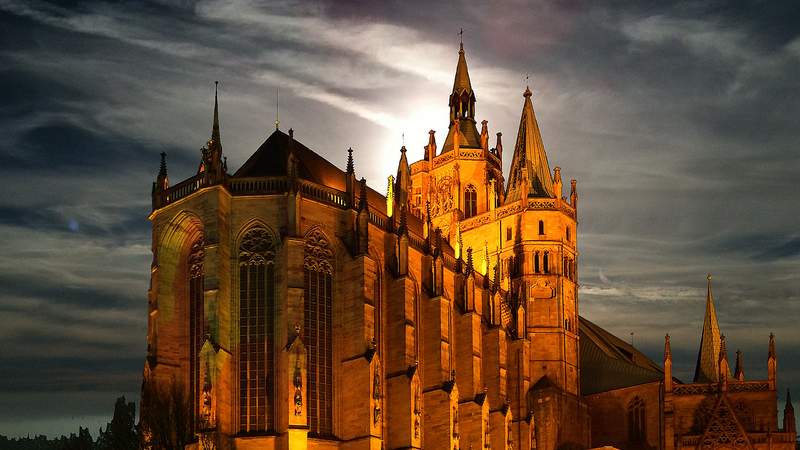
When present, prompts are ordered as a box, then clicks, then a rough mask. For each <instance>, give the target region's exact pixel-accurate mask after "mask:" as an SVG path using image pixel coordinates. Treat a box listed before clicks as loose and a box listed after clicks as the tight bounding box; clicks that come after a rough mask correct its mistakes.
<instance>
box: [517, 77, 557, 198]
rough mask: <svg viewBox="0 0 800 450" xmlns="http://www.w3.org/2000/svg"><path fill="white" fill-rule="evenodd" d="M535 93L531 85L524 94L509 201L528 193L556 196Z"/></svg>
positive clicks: (530, 194) (534, 195)
mask: <svg viewBox="0 0 800 450" xmlns="http://www.w3.org/2000/svg"><path fill="white" fill-rule="evenodd" d="M531 95H532V94H531V90H530V88H526V89H525V93H524V94H523V97H525V103H524V104H523V106H522V117H520V120H519V132H518V133H517V143H516V145H515V146H514V156H513V159H512V160H511V172H510V173H509V176H508V180H509V181H508V188H507V191H506V201H507V202H508V201H516V200H519V199H521V198H523V197H524V196H526V192H527V195H528V196H532V197H550V198H553V197H555V190H554V188H553V178H552V176H551V175H550V165H549V164H548V162H547V153H546V152H545V149H544V142H543V141H542V134H541V132H540V131H539V123H538V122H537V121H536V114H535V113H534V112H533V103H532V102H531Z"/></svg>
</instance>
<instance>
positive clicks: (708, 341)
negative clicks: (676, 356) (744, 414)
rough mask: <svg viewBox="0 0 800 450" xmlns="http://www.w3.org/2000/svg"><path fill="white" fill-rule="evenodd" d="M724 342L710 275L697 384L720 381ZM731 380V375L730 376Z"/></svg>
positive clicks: (697, 369) (698, 354)
mask: <svg viewBox="0 0 800 450" xmlns="http://www.w3.org/2000/svg"><path fill="white" fill-rule="evenodd" d="M721 342H722V338H721V334H720V332H719V322H718V321H717V310H716V308H715V307H714V295H713V294H712V293H711V275H710V274H709V275H708V291H707V293H706V314H705V318H704V319H703V335H702V337H701V338H700V349H699V350H698V352H697V366H696V367H695V371H694V382H695V383H712V382H714V383H716V382H718V381H719V349H720V345H721ZM728 377H729V378H730V374H728Z"/></svg>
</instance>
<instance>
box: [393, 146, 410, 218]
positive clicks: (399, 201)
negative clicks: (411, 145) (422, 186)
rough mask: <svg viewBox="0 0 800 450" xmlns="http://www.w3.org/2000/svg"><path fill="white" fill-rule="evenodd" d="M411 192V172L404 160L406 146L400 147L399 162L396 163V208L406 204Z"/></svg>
mask: <svg viewBox="0 0 800 450" xmlns="http://www.w3.org/2000/svg"><path fill="white" fill-rule="evenodd" d="M410 190H411V170H410V168H409V166H408V158H406V146H405V145H404V146H402V147H400V161H399V162H398V163H397V178H395V188H394V194H395V200H396V203H395V204H396V205H397V207H398V208H401V209H402V208H403V207H404V206H405V205H407V204H408V199H409V195H410V192H409V191H410Z"/></svg>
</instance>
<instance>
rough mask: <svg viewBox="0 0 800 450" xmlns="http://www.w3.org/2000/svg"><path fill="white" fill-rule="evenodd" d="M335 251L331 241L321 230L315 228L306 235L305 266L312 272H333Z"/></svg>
mask: <svg viewBox="0 0 800 450" xmlns="http://www.w3.org/2000/svg"><path fill="white" fill-rule="evenodd" d="M331 260H333V251H332V250H331V246H330V242H329V241H328V238H326V237H325V235H324V234H322V232H321V231H319V230H314V231H312V232H311V233H309V234H308V236H306V247H305V258H304V260H303V267H304V268H305V269H307V270H310V271H312V272H322V273H327V274H333V266H332V265H331Z"/></svg>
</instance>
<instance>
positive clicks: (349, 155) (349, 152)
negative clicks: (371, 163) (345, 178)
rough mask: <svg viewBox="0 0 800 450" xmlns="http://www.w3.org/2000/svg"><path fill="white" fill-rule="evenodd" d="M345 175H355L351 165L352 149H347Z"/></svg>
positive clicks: (353, 167)
mask: <svg viewBox="0 0 800 450" xmlns="http://www.w3.org/2000/svg"><path fill="white" fill-rule="evenodd" d="M347 173H350V174H352V173H356V171H355V166H354V165H353V147H350V148H348V149H347Z"/></svg>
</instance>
